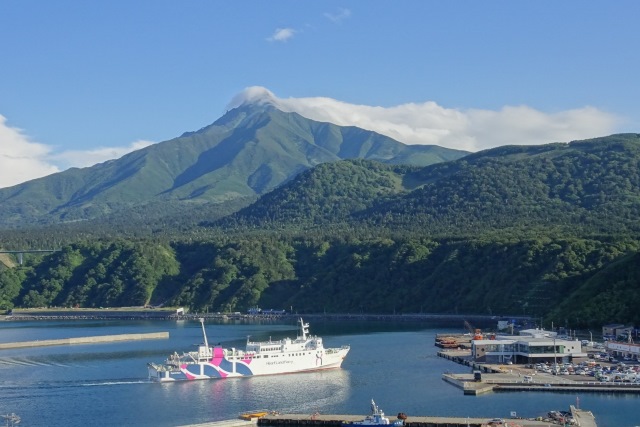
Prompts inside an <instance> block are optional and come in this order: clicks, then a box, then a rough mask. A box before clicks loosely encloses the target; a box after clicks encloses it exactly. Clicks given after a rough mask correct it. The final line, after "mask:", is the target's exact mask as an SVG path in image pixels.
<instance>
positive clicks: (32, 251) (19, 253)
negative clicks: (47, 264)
mask: <svg viewBox="0 0 640 427" xmlns="http://www.w3.org/2000/svg"><path fill="white" fill-rule="evenodd" d="M58 250H59V249H19V250H15V251H0V254H13V255H17V256H18V263H19V264H20V265H22V254H35V253H47V252H56V251H58Z"/></svg>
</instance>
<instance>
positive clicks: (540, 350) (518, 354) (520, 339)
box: [471, 329, 587, 364]
mask: <svg viewBox="0 0 640 427" xmlns="http://www.w3.org/2000/svg"><path fill="white" fill-rule="evenodd" d="M520 334H521V335H496V336H492V337H491V339H481V340H473V341H472V342H471V357H472V358H473V360H474V361H476V362H482V363H498V364H503V363H515V364H526V363H543V362H550V363H553V362H557V363H565V362H569V361H571V360H572V359H573V358H576V357H587V353H585V352H583V351H582V344H581V342H580V341H579V340H567V339H559V338H556V334H555V332H549V331H544V330H540V329H530V330H526V331H521V332H520Z"/></svg>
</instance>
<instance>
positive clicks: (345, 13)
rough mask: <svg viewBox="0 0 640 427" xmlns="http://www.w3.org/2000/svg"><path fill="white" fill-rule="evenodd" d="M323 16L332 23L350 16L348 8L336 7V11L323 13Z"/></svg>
mask: <svg viewBox="0 0 640 427" xmlns="http://www.w3.org/2000/svg"><path fill="white" fill-rule="evenodd" d="M324 16H325V17H326V18H327V19H328V20H330V21H332V22H334V23H336V24H337V23H339V22H342V21H344V20H345V19H347V18H348V17H350V16H351V11H350V10H349V9H344V8H338V12H336V13H328V12H327V13H325V14H324Z"/></svg>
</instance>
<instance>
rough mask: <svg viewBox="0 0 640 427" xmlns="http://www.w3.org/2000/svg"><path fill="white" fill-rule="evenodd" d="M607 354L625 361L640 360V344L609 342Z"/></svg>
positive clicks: (606, 344)
mask: <svg viewBox="0 0 640 427" xmlns="http://www.w3.org/2000/svg"><path fill="white" fill-rule="evenodd" d="M605 347H606V349H607V352H608V353H609V354H611V355H613V356H615V357H618V358H620V359H623V358H624V360H640V344H636V343H634V342H631V341H630V342H620V341H607V342H606V343H605Z"/></svg>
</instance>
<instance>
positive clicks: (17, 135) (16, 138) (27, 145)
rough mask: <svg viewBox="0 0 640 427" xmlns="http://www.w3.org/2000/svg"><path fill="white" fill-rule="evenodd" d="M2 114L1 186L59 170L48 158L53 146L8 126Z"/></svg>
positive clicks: (0, 136)
mask: <svg viewBox="0 0 640 427" xmlns="http://www.w3.org/2000/svg"><path fill="white" fill-rule="evenodd" d="M6 120H7V119H6V118H5V117H4V116H2V115H0V171H1V172H0V188H2V187H10V186H12V185H16V184H19V183H21V182H24V181H28V180H30V179H35V178H40V177H43V176H45V175H50V174H52V173H55V172H58V171H59V169H58V167H56V166H55V165H53V164H52V163H51V162H49V161H48V160H47V156H48V155H49V153H50V152H51V148H50V147H48V146H47V145H44V144H38V143H36V142H32V141H30V140H29V137H28V136H26V135H25V134H24V133H23V132H22V130H21V129H18V128H13V127H10V126H7V124H6Z"/></svg>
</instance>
